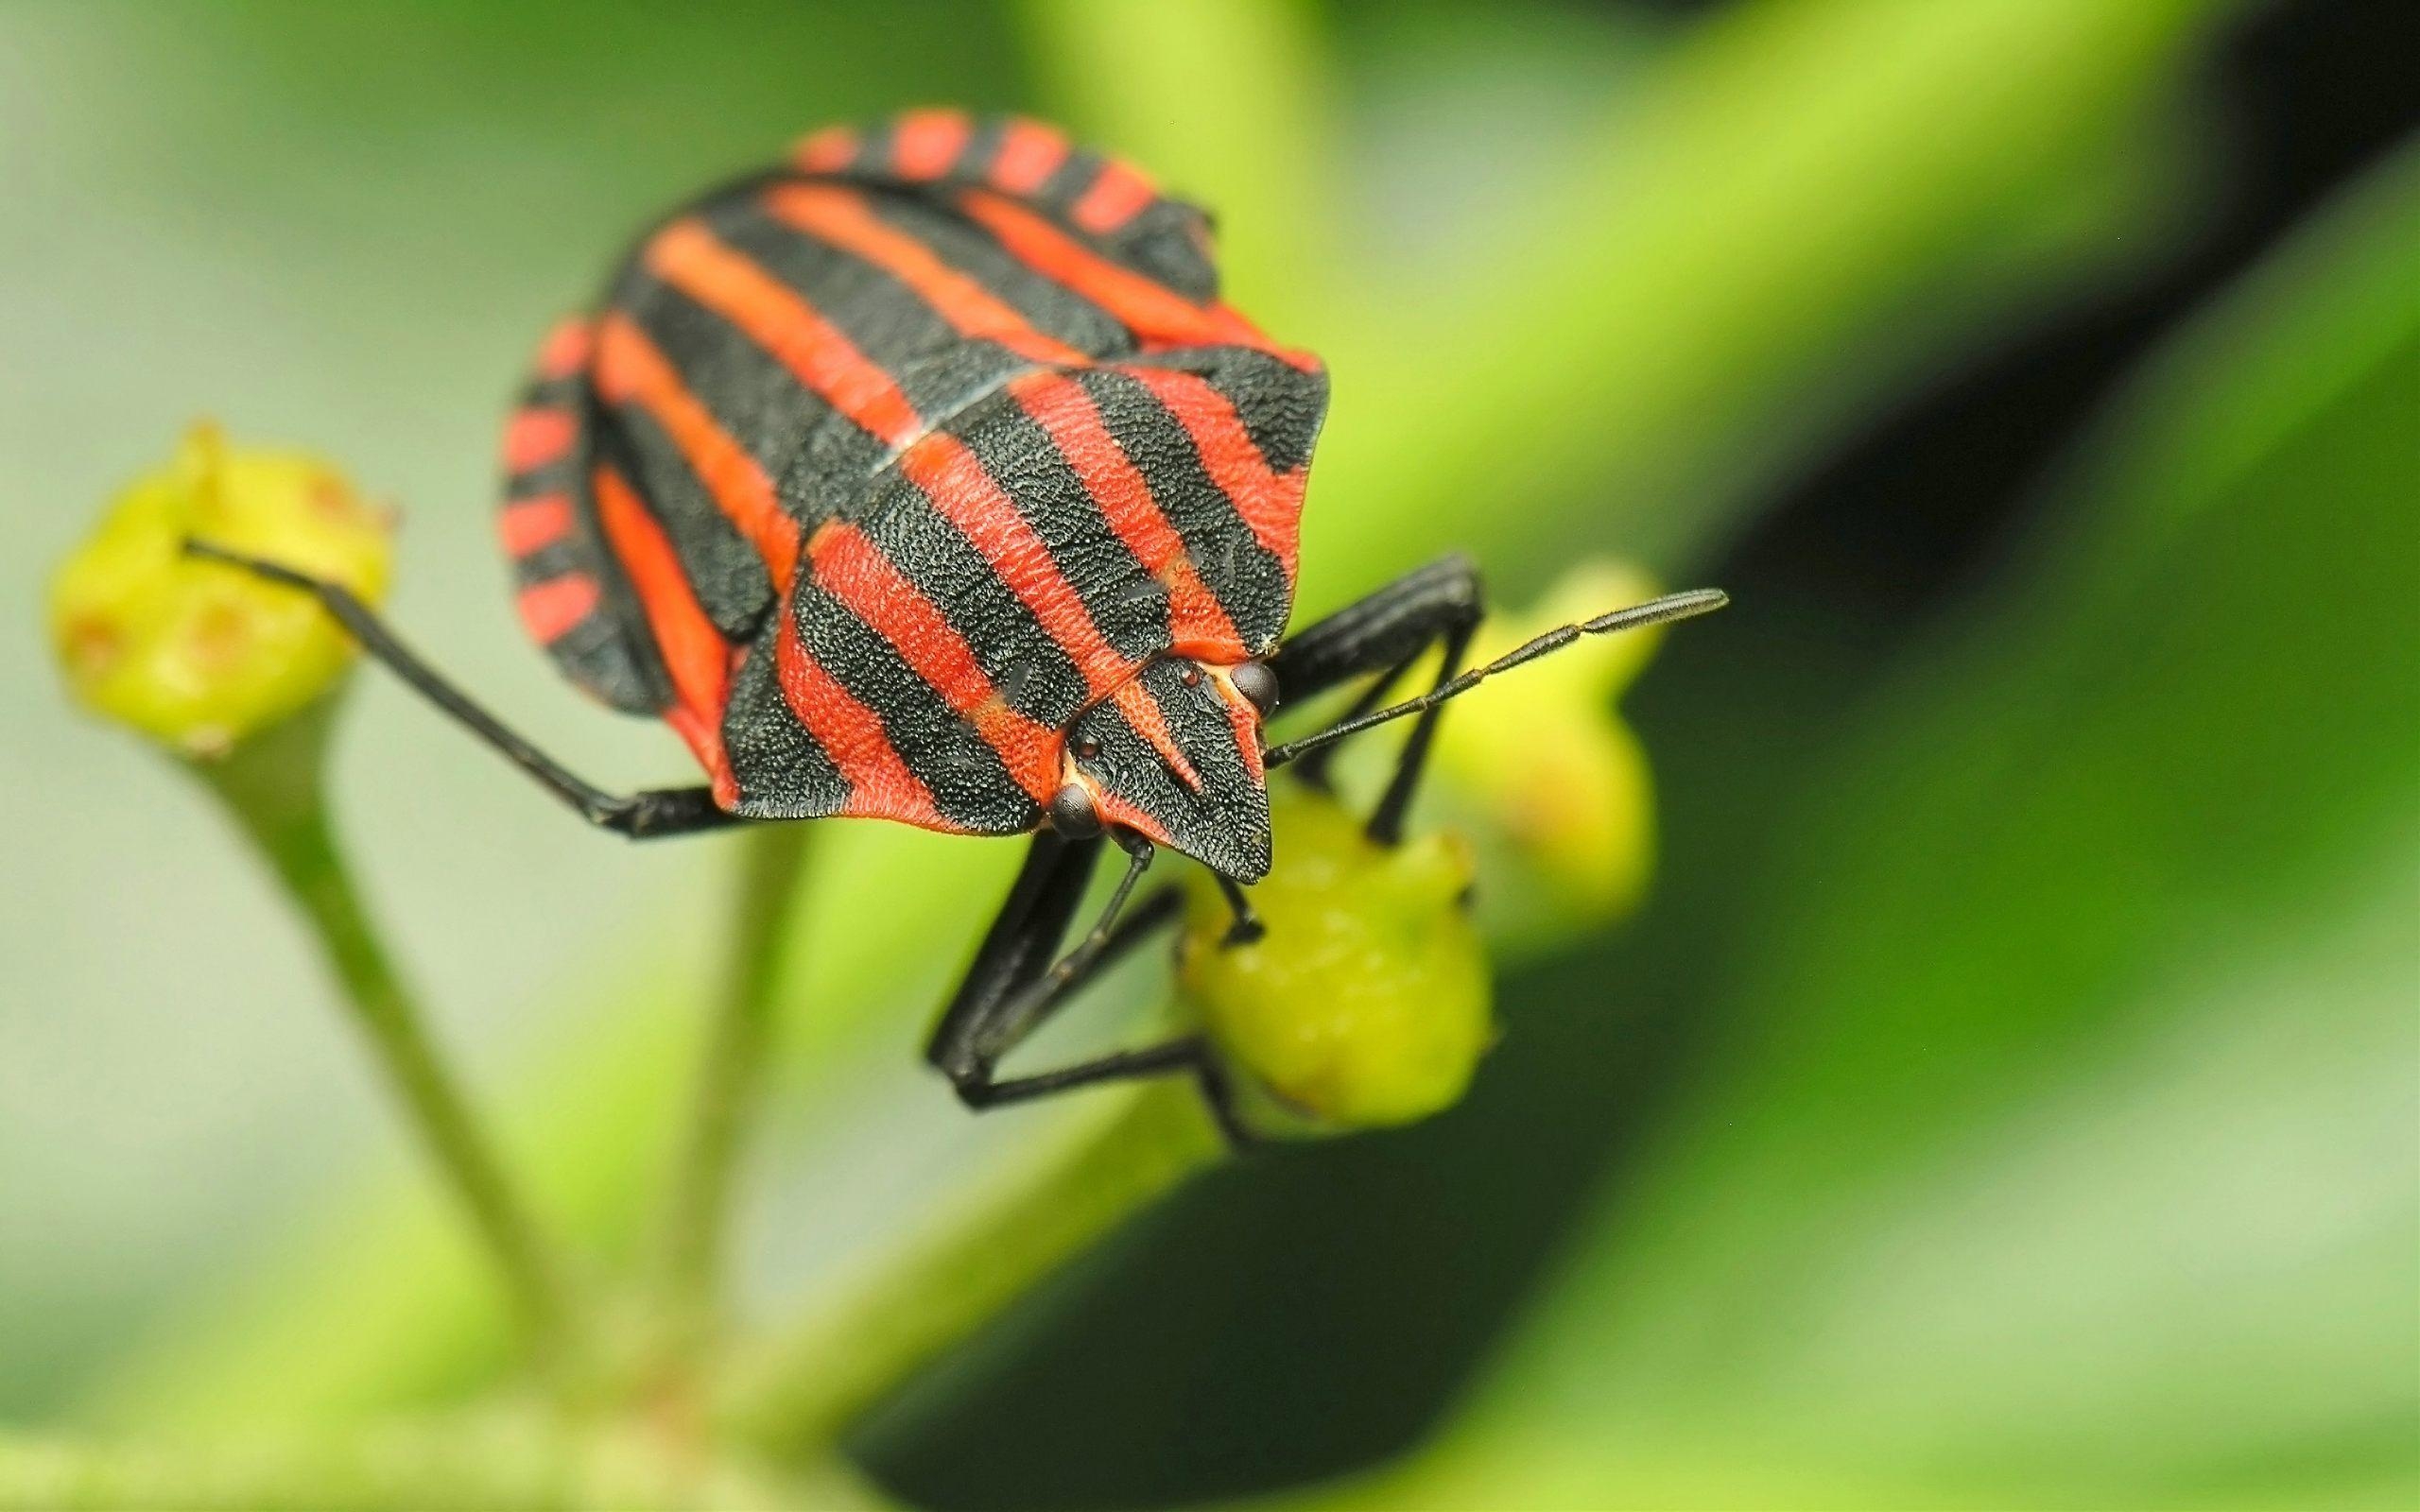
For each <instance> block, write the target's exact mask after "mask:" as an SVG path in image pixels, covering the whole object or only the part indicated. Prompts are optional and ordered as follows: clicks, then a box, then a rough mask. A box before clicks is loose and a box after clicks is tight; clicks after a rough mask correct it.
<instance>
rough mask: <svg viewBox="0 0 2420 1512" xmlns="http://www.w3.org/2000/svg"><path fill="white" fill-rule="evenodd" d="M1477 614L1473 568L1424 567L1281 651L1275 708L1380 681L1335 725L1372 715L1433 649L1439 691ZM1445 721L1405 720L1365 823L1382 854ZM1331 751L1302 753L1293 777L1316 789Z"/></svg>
mask: <svg viewBox="0 0 2420 1512" xmlns="http://www.w3.org/2000/svg"><path fill="white" fill-rule="evenodd" d="M1485 613H1486V608H1485V595H1484V593H1483V592H1482V590H1481V587H1480V583H1479V576H1478V567H1477V565H1475V564H1474V563H1473V562H1472V561H1471V559H1470V558H1467V557H1464V556H1461V555H1460V554H1456V555H1454V556H1450V557H1444V558H1439V559H1438V560H1436V561H1433V562H1430V563H1429V564H1428V565H1426V566H1425V567H1422V568H1419V569H1417V570H1415V571H1413V572H1410V573H1408V574H1406V575H1405V576H1402V577H1398V578H1396V579H1395V580H1394V581H1393V582H1392V583H1389V584H1388V585H1387V586H1386V587H1384V588H1381V589H1379V590H1378V591H1377V592H1376V593H1372V594H1370V595H1369V596H1368V597H1366V598H1363V599H1360V600H1358V601H1357V602H1355V603H1352V604H1348V605H1346V606H1345V607H1344V608H1342V609H1340V610H1337V611H1336V612H1335V613H1333V614H1331V615H1329V616H1328V617H1327V618H1325V619H1323V620H1321V621H1320V622H1319V623H1317V624H1315V625H1312V626H1310V627H1308V628H1306V629H1305V630H1303V631H1302V632H1300V633H1299V634H1296V635H1294V636H1293V637H1291V638H1289V639H1288V641H1287V642H1286V643H1285V644H1283V645H1281V646H1279V647H1278V648H1277V651H1276V654H1275V655H1273V656H1271V658H1270V659H1269V665H1270V670H1271V671H1272V672H1275V673H1276V674H1277V688H1278V698H1279V704H1280V707H1283V706H1284V705H1286V704H1288V703H1293V702H1295V701H1297V700H1299V699H1303V698H1308V697H1312V696H1316V695H1318V694H1321V693H1324V692H1326V691H1327V690H1329V689H1331V688H1334V687H1336V686H1338V685H1340V684H1341V683H1344V682H1349V681H1351V680H1352V679H1355V678H1357V677H1365V676H1368V675H1370V674H1372V673H1376V674H1378V677H1377V679H1376V680H1375V681H1374V682H1372V683H1371V685H1370V686H1369V687H1368V688H1367V689H1365V690H1363V692H1362V694H1361V696H1360V697H1358V698H1357V699H1356V700H1355V702H1354V705H1353V707H1352V708H1351V709H1350V710H1348V711H1346V713H1345V716H1344V720H1343V722H1344V723H1347V724H1349V723H1351V722H1353V721H1354V720H1357V719H1359V718H1362V717H1364V716H1366V715H1368V714H1369V713H1371V712H1372V711H1373V710H1374V709H1376V708H1377V707H1378V705H1379V704H1380V703H1381V702H1382V701H1383V700H1384V699H1385V698H1386V696H1387V695H1388V693H1389V692H1391V691H1392V689H1393V687H1394V686H1395V684H1396V683H1398V682H1400V681H1401V680H1402V679H1403V677H1404V675H1405V674H1406V673H1407V672H1409V670H1410V669H1411V667H1412V665H1413V664H1414V663H1415V662H1418V661H1419V660H1420V659H1421V657H1423V656H1425V655H1426V654H1427V651H1428V648H1429V647H1430V646H1432V645H1438V644H1443V648H1444V660H1443V662H1441V663H1440V664H1439V666H1438V669H1437V686H1438V687H1440V688H1442V687H1443V686H1444V685H1445V684H1446V683H1448V682H1450V681H1452V680H1453V679H1454V677H1455V675H1456V674H1457V673H1459V672H1461V667H1462V659H1463V657H1464V655H1465V654H1467V653H1468V651H1469V649H1470V643H1471V637H1472V635H1473V634H1475V633H1476V632H1477V631H1478V623H1479V620H1480V618H1481V617H1482V616H1483V615H1484V614H1485ZM1443 713H1444V705H1443V702H1439V703H1436V704H1433V705H1431V706H1430V707H1428V708H1426V709H1425V710H1423V711H1422V712H1421V713H1420V715H1419V717H1418V718H1417V719H1416V720H1414V721H1413V724H1412V727H1411V736H1410V738H1409V739H1408V740H1406V741H1405V742H1404V746H1403V750H1402V752H1401V754H1400V755H1399V756H1398V757H1397V758H1396V762H1395V769H1394V774H1393V776H1392V777H1391V778H1390V779H1389V780H1388V782H1387V787H1386V791H1385V792H1384V793H1383V794H1381V795H1380V796H1379V799H1378V803H1377V806H1376V807H1375V808H1374V810H1372V812H1371V815H1370V822H1369V833H1370V838H1371V839H1373V840H1375V841H1377V842H1378V843H1379V844H1381V845H1393V844H1394V843H1395V842H1396V841H1398V840H1400V839H1401V838H1402V837H1403V821H1404V816H1405V814H1406V813H1407V812H1408V811H1409V809H1410V807H1411V799H1412V797H1413V795H1414V794H1415V793H1416V792H1417V791H1418V790H1419V786H1420V779H1421V776H1422V774H1423V773H1424V772H1425V771H1426V769H1427V765H1428V751H1429V747H1430V746H1431V745H1432V744H1433V743H1434V742H1435V740H1436V736H1437V720H1438V718H1439V716H1440V715H1441V714H1443ZM1336 749H1337V747H1336V746H1334V745H1329V746H1325V747H1320V748H1318V749H1316V750H1313V751H1311V752H1309V753H1308V754H1306V755H1305V756H1304V757H1303V758H1302V761H1301V762H1300V763H1299V764H1298V765H1297V766H1296V770H1297V772H1298V773H1300V774H1301V775H1302V776H1303V777H1305V779H1306V780H1308V781H1310V782H1313V783H1314V784H1317V785H1321V786H1324V785H1325V784H1326V766H1327V762H1328V761H1329V759H1330V758H1331V757H1332V756H1333V754H1334V752H1335V751H1336Z"/></svg>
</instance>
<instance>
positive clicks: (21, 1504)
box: [0, 1413, 887, 1512]
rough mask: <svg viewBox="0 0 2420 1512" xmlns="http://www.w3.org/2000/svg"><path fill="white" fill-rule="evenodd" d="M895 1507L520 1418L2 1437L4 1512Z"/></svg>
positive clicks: (860, 1492)
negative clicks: (196, 1437)
mask: <svg viewBox="0 0 2420 1512" xmlns="http://www.w3.org/2000/svg"><path fill="white" fill-rule="evenodd" d="M886 1504H887V1503H885V1502H884V1501H883V1500H882V1499H881V1498H880V1497H879V1496H878V1495H877V1494H875V1493H874V1491H873V1489H871V1488H870V1487H868V1486H865V1485H864V1484H862V1483H861V1482H859V1481H858V1480H857V1479H856V1477H855V1476H854V1475H852V1474H851V1473H850V1472H849V1471H848V1469H846V1468H845V1467H843V1466H840V1465H838V1464H837V1463H834V1462H831V1461H825V1462H823V1463H821V1464H819V1465H816V1466H814V1467H812V1468H810V1469H804V1470H796V1469H790V1470H784V1471H782V1472H779V1473H776V1472H774V1471H771V1470H769V1469H767V1468H765V1467H762V1466H757V1465H751V1464H746V1463H743V1462H739V1461H735V1460H731V1459H725V1458H713V1459H703V1460H700V1459H697V1458H694V1457H691V1456H689V1455H686V1454H683V1453H679V1452H667V1450H666V1446H665V1445H664V1444H663V1443H662V1442H661V1440H659V1439H657V1438H655V1437H654V1436H652V1435H648V1434H647V1433H646V1432H644V1431H642V1430H639V1429H624V1430H613V1431H607V1432H604V1433H599V1434H569V1433H564V1432H562V1431H561V1430H560V1429H559V1428H558V1427H556V1426H555V1425H552V1424H550V1423H548V1422H547V1421H545V1420H544V1419H543V1418H541V1417H533V1416H527V1415H520V1414H510V1413H480V1414H466V1415H462V1416H458V1417H443V1418H424V1419H415V1420H413V1421H410V1422H405V1423H397V1424H391V1425H389V1426H385V1427H380V1428H374V1429H368V1430H360V1431H354V1432H349V1433H340V1434H333V1435H330V1434H310V1435H293V1434H273V1435H248V1436H238V1437H235V1438H233V1439H214V1440H211V1441H208V1442H181V1441H175V1440H170V1441H166V1442H153V1441H148V1440H147V1441H142V1442H132V1443H126V1442H112V1441H109V1440H105V1439H104V1440H89V1439H61V1438H51V1437H41V1438H36V1437H26V1436H18V1435H9V1434H0V1512H18V1509H20V1508H22V1509H25V1512H73V1509H76V1508H95V1509H101V1508H112V1509H114V1508H123V1507H130V1506H135V1507H164V1506H175V1507H242V1508H245V1509H246V1512H289V1509H290V1512H337V1509H344V1512H423V1509H425V1508H428V1507H437V1506H442V1507H482V1508H505V1507H615V1508H621V1509H625V1512H645V1509H648V1508H658V1507H661V1508H698V1507H714V1508H717V1509H718V1512H720V1509H729V1512H757V1509H764V1512H771V1509H773V1508H797V1507H814V1508H816V1509H818V1512H852V1509H856V1508H872V1507H880V1506H883V1505H886Z"/></svg>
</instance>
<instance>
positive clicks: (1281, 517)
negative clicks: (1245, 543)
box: [1118, 367, 1304, 578]
mask: <svg viewBox="0 0 2420 1512" xmlns="http://www.w3.org/2000/svg"><path fill="white" fill-rule="evenodd" d="M1118 371H1120V372H1123V373H1126V374H1127V375H1129V376H1130V377H1132V378H1133V379H1135V380H1136V381H1137V382H1139V383H1141V384H1142V385H1143V386H1144V387H1147V388H1149V389H1150V390H1151V392H1152V393H1153V394H1155V395H1157V396H1158V398H1159V401H1160V403H1161V404H1165V405H1167V409H1168V413H1170V414H1171V415H1174V416H1175V417H1176V418H1177V421H1178V423H1180V424H1182V425H1183V426H1184V429H1185V432H1186V434H1188V435H1190V436H1191V437H1192V438H1193V444H1194V447H1195V449H1196V450H1197V451H1199V452H1200V453H1201V465H1202V468H1203V470H1204V471H1205V472H1208V473H1209V474H1210V481H1211V482H1213V483H1216V484H1217V485H1219V489H1220V490H1223V491H1224V492H1225V493H1226V495H1227V497H1228V498H1229V499H1231V500H1233V501H1235V506H1236V513H1238V514H1240V515H1242V516H1243V519H1244V524H1246V525H1248V526H1250V527H1251V529H1252V533H1253V540H1255V541H1259V542H1260V544H1261V546H1262V547H1263V548H1264V549H1266V550H1268V551H1269V552H1271V553H1272V554H1274V555H1275V556H1276V558H1277V559H1278V560H1279V561H1281V562H1283V563H1284V564H1285V567H1286V576H1288V578H1291V577H1292V576H1294V563H1295V559H1296V556H1297V553H1298V551H1299V548H1300V546H1301V540H1302V528H1303V481H1304V479H1303V470H1302V469H1301V468H1296V469H1294V470H1293V471H1292V472H1271V471H1270V467H1269V462H1268V460H1267V459H1266V458H1265V457H1263V456H1262V455H1260V448H1259V447H1257V446H1255V445H1253V439H1252V435H1251V433H1250V432H1248V431H1246V430H1245V429H1244V422H1243V420H1242V418H1241V417H1240V416H1238V415H1237V414H1236V406H1235V405H1234V404H1229V403H1228V402H1227V396H1226V395H1224V394H1222V393H1220V392H1219V390H1218V388H1217V387H1214V386H1213V385H1212V384H1211V383H1210V382H1209V381H1208V380H1207V379H1204V378H1201V377H1200V376H1198V375H1196V374H1194V373H1189V372H1178V371H1176V370H1175V369H1169V368H1146V367H1132V368H1120V369H1118Z"/></svg>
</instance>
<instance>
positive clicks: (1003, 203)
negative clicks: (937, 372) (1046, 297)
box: [959, 189, 1319, 372]
mask: <svg viewBox="0 0 2420 1512" xmlns="http://www.w3.org/2000/svg"><path fill="white" fill-rule="evenodd" d="M959 206H960V207H961V208H962V209H964V210H965V212H966V213H967V214H968V215H971V216H973V217H974V218H975V219H976V220H977V222H979V223H980V224H981V225H982V226H983V227H984V228H985V229H986V230H988V231H989V232H991V233H992V234H993V235H994V236H996V237H998V238H999V241H1000V245H1001V246H1003V247H1005V248H1007V249H1009V252H1010V254H1011V255H1012V256H1014V257H1015V258H1016V259H1017V261H1019V262H1021V263H1023V264H1025V265H1026V266H1028V267H1029V268H1031V269H1033V270H1034V271H1035V272H1037V273H1039V274H1041V275H1042V276H1043V277H1045V278H1046V279H1049V280H1050V281H1051V282H1053V283H1058V284H1060V285H1061V286H1063V287H1064V288H1066V289H1068V290H1070V291H1071V292H1073V293H1076V294H1080V295H1081V296H1083V297H1084V298H1085V299H1087V300H1090V301H1092V302H1093V303H1095V304H1098V305H1099V306H1100V307H1101V308H1102V309H1104V310H1106V311H1108V312H1109V313H1110V314H1111V315H1112V316H1115V318H1117V320H1118V322H1119V323H1120V324H1122V325H1124V326H1126V327H1127V328H1128V329H1129V330H1131V331H1132V332H1133V333H1134V334H1135V335H1137V336H1138V337H1140V338H1141V339H1142V342H1143V346H1144V349H1145V350H1146V351H1157V350H1160V349H1163V348H1167V347H1250V348H1252V349H1253V350H1254V351H1256V352H1268V353H1269V354H1270V355H1271V356H1273V357H1275V358H1277V359H1278V360H1280V361H1282V362H1284V363H1286V364H1288V366H1290V367H1295V368H1299V369H1303V370H1304V371H1305V372H1310V371H1313V370H1315V369H1317V368H1318V367H1319V359H1318V358H1317V357H1315V356H1313V355H1311V354H1310V353H1309V352H1296V351H1293V350H1291V349H1289V348H1286V347H1281V346H1279V345H1277V343H1275V342H1273V341H1271V340H1270V339H1269V337H1267V336H1266V335H1262V334H1261V333H1260V332H1259V331H1258V330H1257V329H1255V328H1254V327H1253V324H1252V322H1251V321H1249V320H1246V319H1245V318H1243V317H1242V316H1240V315H1237V314H1236V312H1235V311H1234V310H1233V309H1231V308H1229V307H1228V306H1226V305H1224V304H1214V305H1210V306H1208V307H1206V308H1205V307H1203V306H1201V305H1199V304H1194V303H1191V302H1189V301H1186V300H1184V298H1182V297H1181V296H1179V295H1178V294H1176V293H1175V292H1174V291H1172V290H1170V289H1168V288H1167V287H1165V286H1163V285H1162V284H1159V283H1154V282H1152V281H1151V280H1150V279H1149V278H1146V277H1144V276H1143V275H1142V274H1140V273H1137V272H1135V271H1134V270H1133V269H1132V268H1129V267H1121V266H1118V265H1117V264H1115V263H1113V262H1111V261H1109V260H1108V259H1107V258H1105V257H1101V256H1099V255H1098V254H1096V253H1095V252H1093V251H1092V250H1091V249H1089V248H1087V247H1085V246H1084V245H1083V244H1082V243H1080V242H1079V241H1077V240H1076V239H1075V238H1074V237H1072V236H1070V235H1068V234H1067V233H1066V232H1063V231H1061V230H1060V229H1059V228H1058V227H1056V226H1053V225H1052V224H1050V222H1048V221H1047V220H1045V219H1043V218H1042V217H1041V216H1040V215H1035V214H1034V213H1033V212H1032V211H1030V210H1028V209H1026V208H1025V207H1024V206H1022V205H1016V204H1011V202H1010V201H1008V200H1006V199H1003V198H1000V197H999V196H997V195H994V194H987V193H985V192H984V191H982V190H980V189H969V190H966V191H965V192H963V193H962V194H960V195H959Z"/></svg>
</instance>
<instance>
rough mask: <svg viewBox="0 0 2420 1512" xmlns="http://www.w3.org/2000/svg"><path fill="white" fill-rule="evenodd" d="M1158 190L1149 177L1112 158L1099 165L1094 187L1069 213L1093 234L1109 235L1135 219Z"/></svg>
mask: <svg viewBox="0 0 2420 1512" xmlns="http://www.w3.org/2000/svg"><path fill="white" fill-rule="evenodd" d="M1158 194H1159V191H1158V190H1157V189H1155V188H1153V187H1152V185H1151V180H1149V179H1146V178H1144V177H1143V176H1142V175H1141V174H1139V173H1137V172H1135V171H1134V170H1133V169H1132V168H1131V167H1128V166H1127V165H1126V164H1125V163H1119V162H1116V161H1115V160H1112V161H1110V162H1108V163H1102V164H1101V165H1100V173H1099V174H1098V176H1096V177H1095V178H1094V180H1093V181H1092V187H1090V188H1088V189H1086V190H1085V191H1084V193H1083V197H1082V198H1080V199H1078V200H1077V201H1076V204H1075V208H1074V209H1073V210H1071V211H1069V212H1068V216H1069V218H1070V219H1072V220H1074V221H1075V223H1076V224H1077V225H1079V226H1081V227H1082V228H1083V229H1084V230H1086V231H1088V232H1092V233H1093V234H1094V235H1096V236H1106V235H1108V234H1109V233H1110V232H1114V231H1115V230H1117V228H1118V227H1120V226H1123V225H1125V224H1126V223H1127V222H1128V221H1130V220H1132V219H1133V218H1134V217H1135V216H1136V215H1139V214H1140V213H1141V212H1142V209H1143V207H1144V206H1145V205H1148V204H1150V202H1151V201H1152V199H1153V198H1156V197H1157V196H1158Z"/></svg>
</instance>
